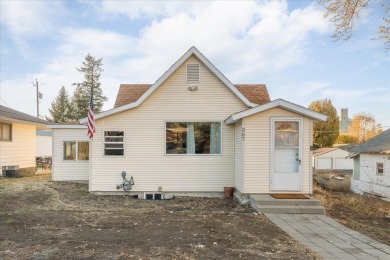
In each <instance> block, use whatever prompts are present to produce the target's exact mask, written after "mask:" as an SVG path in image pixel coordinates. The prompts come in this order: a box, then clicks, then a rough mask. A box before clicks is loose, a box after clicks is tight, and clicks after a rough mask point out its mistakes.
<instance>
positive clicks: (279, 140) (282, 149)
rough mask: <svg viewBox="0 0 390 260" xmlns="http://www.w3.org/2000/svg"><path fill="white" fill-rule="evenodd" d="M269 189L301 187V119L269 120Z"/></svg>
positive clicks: (285, 189) (298, 189)
mask: <svg viewBox="0 0 390 260" xmlns="http://www.w3.org/2000/svg"><path fill="white" fill-rule="evenodd" d="M271 123H272V127H271V131H272V134H271V138H272V142H271V176H270V181H271V191H301V189H302V187H301V186H302V185H301V184H302V170H301V168H302V161H301V160H302V152H301V147H302V145H301V142H302V120H300V119H283V120H281V119H272V120H271Z"/></svg>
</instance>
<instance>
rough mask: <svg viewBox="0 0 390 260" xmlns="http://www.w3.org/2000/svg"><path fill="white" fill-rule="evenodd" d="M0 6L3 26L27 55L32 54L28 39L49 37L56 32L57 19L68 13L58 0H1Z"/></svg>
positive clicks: (0, 18) (0, 19)
mask: <svg viewBox="0 0 390 260" xmlns="http://www.w3.org/2000/svg"><path fill="white" fill-rule="evenodd" d="M0 8H1V16H0V21H1V24H2V27H3V26H4V28H6V30H7V31H8V32H9V34H10V36H11V38H12V40H13V42H14V44H15V45H16V46H17V48H18V49H19V51H20V52H21V53H22V54H23V55H25V56H30V52H31V50H30V45H29V42H28V39H31V38H43V37H47V36H48V35H50V34H52V33H53V32H55V30H54V27H55V25H56V22H55V20H56V19H58V18H60V17H62V16H63V15H64V14H65V13H66V11H65V9H64V8H63V5H62V3H61V2H58V1H50V2H43V1H1V2H0ZM3 33H4V32H3Z"/></svg>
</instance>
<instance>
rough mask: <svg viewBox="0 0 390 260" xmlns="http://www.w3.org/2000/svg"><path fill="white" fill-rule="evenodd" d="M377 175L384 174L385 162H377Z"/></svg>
mask: <svg viewBox="0 0 390 260" xmlns="http://www.w3.org/2000/svg"><path fill="white" fill-rule="evenodd" d="M376 175H383V163H381V162H377V163H376Z"/></svg>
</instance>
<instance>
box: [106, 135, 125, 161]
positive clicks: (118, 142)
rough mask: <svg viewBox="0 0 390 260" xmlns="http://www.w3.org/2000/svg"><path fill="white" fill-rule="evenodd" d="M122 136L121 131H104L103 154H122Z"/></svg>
mask: <svg viewBox="0 0 390 260" xmlns="http://www.w3.org/2000/svg"><path fill="white" fill-rule="evenodd" d="M123 138H124V132H123V131H104V155H114V156H120V155H124V150H125V149H124V142H123Z"/></svg>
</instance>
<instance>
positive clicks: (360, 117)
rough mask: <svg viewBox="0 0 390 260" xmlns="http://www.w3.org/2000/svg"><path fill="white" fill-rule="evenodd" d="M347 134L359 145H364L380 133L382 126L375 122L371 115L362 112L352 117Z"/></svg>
mask: <svg viewBox="0 0 390 260" xmlns="http://www.w3.org/2000/svg"><path fill="white" fill-rule="evenodd" d="M348 132H349V134H350V135H351V136H353V137H355V138H356V139H357V140H358V142H359V143H364V142H366V141H368V140H369V139H371V138H373V137H374V136H376V135H378V134H380V133H382V126H381V125H380V124H378V123H377V122H376V121H375V118H374V117H373V116H372V115H370V114H366V113H364V112H362V113H359V114H356V115H355V116H354V117H353V119H352V124H351V126H350V127H349V130H348Z"/></svg>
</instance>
